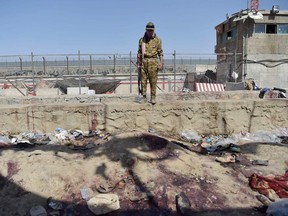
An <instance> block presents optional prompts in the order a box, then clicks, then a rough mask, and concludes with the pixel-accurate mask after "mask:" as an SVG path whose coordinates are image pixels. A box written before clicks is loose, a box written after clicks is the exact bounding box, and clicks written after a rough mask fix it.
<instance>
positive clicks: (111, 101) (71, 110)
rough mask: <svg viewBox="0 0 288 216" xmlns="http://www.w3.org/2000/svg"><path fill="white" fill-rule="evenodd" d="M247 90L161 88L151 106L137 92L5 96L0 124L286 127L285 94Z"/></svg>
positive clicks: (44, 128) (17, 128)
mask: <svg viewBox="0 0 288 216" xmlns="http://www.w3.org/2000/svg"><path fill="white" fill-rule="evenodd" d="M246 93H247V94H252V92H249V91H247V92H245V93H243V94H240V93H239V94H238V95H237V94H227V92H217V93H216V92H214V93H211V94H210V97H211V98H209V97H208V96H209V94H206V93H205V94H203V93H201V96H202V97H204V96H205V97H206V99H205V98H204V99H203V98H201V99H199V97H200V94H198V93H193V94H191V93H178V94H165V95H161V96H160V95H159V96H158V98H157V104H156V105H154V106H152V105H151V104H149V103H147V104H138V103H136V102H134V98H135V96H136V95H134V96H131V95H129V96H126V97H124V96H116V95H114V96H110V95H109V96H107V95H105V96H104V95H103V96H102V97H99V96H98V97H97V96H95V97H94V96H86V97H79V96H77V97H67V96H65V97H54V98H48V97H46V98H45V97H37V96H36V97H30V98H27V97H24V98H23V97H22V98H19V100H18V101H17V100H15V98H10V100H9V98H5V100H6V103H1V106H0V119H1V122H0V130H1V131H10V132H11V133H12V134H17V133H21V132H23V131H32V130H36V131H39V132H45V133H49V132H52V131H54V129H55V128H57V127H61V128H64V129H81V130H84V131H85V130H90V129H96V128H99V129H101V130H107V131H108V132H111V133H118V132H119V131H127V130H133V129H141V130H148V129H149V128H153V129H155V130H156V131H161V132H166V133H170V134H175V133H179V132H180V131H182V130H184V129H193V130H195V131H197V132H198V133H201V134H223V133H225V134H231V133H239V132H241V131H244V132H254V131H258V130H272V129H275V128H287V127H288V100H287V99H268V100H264V99H257V98H256V97H255V98H246V99H243V95H245V94H246ZM212 95H214V98H212ZM252 95H253V94H252ZM246 96H247V95H246ZM207 98H208V99H207ZM23 99H25V100H23ZM3 101H4V98H2V102H3ZM100 101H101V102H100ZM15 102H16V103H15Z"/></svg>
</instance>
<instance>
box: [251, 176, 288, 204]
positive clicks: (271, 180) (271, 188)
mask: <svg viewBox="0 0 288 216" xmlns="http://www.w3.org/2000/svg"><path fill="white" fill-rule="evenodd" d="M249 185H250V187H251V188H252V189H254V190H257V191H258V192H259V193H261V194H263V195H265V196H267V197H268V198H269V199H271V200H275V196H274V195H275V193H276V194H277V195H278V197H280V198H288V172H286V173H285V174H284V175H282V176H279V175H277V176H274V177H264V176H260V175H257V174H255V173H254V174H252V175H251V177H250V180H249Z"/></svg>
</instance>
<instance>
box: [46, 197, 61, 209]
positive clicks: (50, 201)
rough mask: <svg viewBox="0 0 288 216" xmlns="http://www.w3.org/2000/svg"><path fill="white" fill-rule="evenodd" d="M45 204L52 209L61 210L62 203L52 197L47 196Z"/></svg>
mask: <svg viewBox="0 0 288 216" xmlns="http://www.w3.org/2000/svg"><path fill="white" fill-rule="evenodd" d="M47 205H48V207H49V208H51V209H54V210H62V209H63V205H62V203H61V202H59V201H56V200H54V199H53V198H52V197H49V198H48V199H47Z"/></svg>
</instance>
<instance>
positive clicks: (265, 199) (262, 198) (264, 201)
mask: <svg viewBox="0 0 288 216" xmlns="http://www.w3.org/2000/svg"><path fill="white" fill-rule="evenodd" d="M256 198H257V199H258V200H259V201H260V202H261V203H262V204H263V205H265V206H269V205H270V204H271V203H272V201H271V200H270V199H268V197H266V196H265V195H263V194H257V195H256Z"/></svg>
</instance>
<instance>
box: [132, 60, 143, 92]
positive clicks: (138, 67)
mask: <svg viewBox="0 0 288 216" xmlns="http://www.w3.org/2000/svg"><path fill="white" fill-rule="evenodd" d="M131 62H132V64H133V65H134V66H135V67H137V70H138V93H139V95H142V94H143V90H142V89H143V88H142V68H141V64H139V60H137V64H135V63H134V62H133V61H132V60H131Z"/></svg>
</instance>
